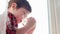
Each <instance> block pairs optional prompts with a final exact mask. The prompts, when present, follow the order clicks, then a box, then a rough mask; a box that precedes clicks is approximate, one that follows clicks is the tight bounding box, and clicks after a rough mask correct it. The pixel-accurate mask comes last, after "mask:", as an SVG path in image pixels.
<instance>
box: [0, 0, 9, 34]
mask: <svg viewBox="0 0 60 34" xmlns="http://www.w3.org/2000/svg"><path fill="white" fill-rule="evenodd" d="M7 2H8V1H7V0H0V34H6V19H7Z"/></svg>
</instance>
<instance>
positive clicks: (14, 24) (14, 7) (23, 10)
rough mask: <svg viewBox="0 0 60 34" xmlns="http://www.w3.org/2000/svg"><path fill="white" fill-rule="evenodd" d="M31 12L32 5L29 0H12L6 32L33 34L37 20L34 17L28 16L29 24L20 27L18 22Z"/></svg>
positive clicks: (10, 33)
mask: <svg viewBox="0 0 60 34" xmlns="http://www.w3.org/2000/svg"><path fill="white" fill-rule="evenodd" d="M29 13H31V6H30V5H29V3H28V1H27V0H10V1H9V5H8V18H9V21H8V22H7V28H6V34H32V32H33V30H34V28H35V22H36V21H35V19H34V18H32V17H30V18H27V24H26V25H24V27H22V28H19V29H18V23H21V22H22V21H23V20H22V19H24V18H25V17H27V15H28V14H29Z"/></svg>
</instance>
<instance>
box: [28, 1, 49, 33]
mask: <svg viewBox="0 0 60 34" xmlns="http://www.w3.org/2000/svg"><path fill="white" fill-rule="evenodd" d="M28 1H29V2H30V4H31V6H32V13H31V14H32V15H30V16H33V17H35V18H36V21H37V22H36V29H35V31H34V33H33V34H49V26H48V10H47V0H28Z"/></svg>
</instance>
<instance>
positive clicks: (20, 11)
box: [15, 8, 30, 19]
mask: <svg viewBox="0 0 60 34" xmlns="http://www.w3.org/2000/svg"><path fill="white" fill-rule="evenodd" d="M29 13H30V12H29V11H28V10H26V9H25V8H19V9H16V10H15V15H16V17H17V18H20V19H23V18H25V17H27V15H28V14H29Z"/></svg>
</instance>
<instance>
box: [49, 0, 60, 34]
mask: <svg viewBox="0 0 60 34" xmlns="http://www.w3.org/2000/svg"><path fill="white" fill-rule="evenodd" d="M48 7H49V8H48V9H49V22H50V34H60V0H48Z"/></svg>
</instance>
